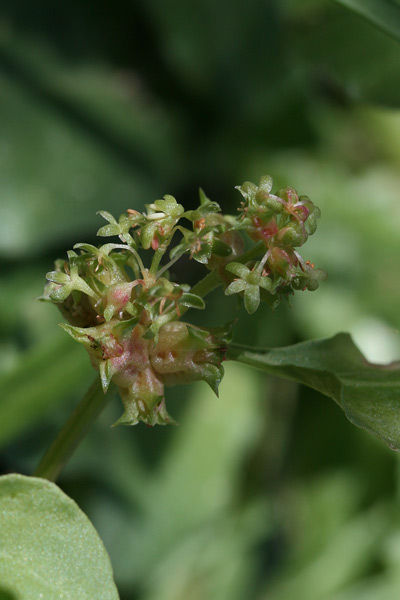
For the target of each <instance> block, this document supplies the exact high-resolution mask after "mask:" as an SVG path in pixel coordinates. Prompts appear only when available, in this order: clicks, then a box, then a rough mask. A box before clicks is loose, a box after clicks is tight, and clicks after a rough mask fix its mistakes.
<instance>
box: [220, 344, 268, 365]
mask: <svg viewBox="0 0 400 600" xmlns="http://www.w3.org/2000/svg"><path fill="white" fill-rule="evenodd" d="M267 352H268V349H266V348H252V347H250V346H245V345H243V346H242V345H241V344H230V345H229V348H228V350H227V353H226V360H235V361H236V362H240V363H242V364H244V365H249V366H250V367H254V368H255V369H261V370H264V371H267V372H268V368H266V365H265V360H264V361H263V360H262V355H263V354H264V355H265V354H266V353H267ZM259 355H261V357H260V356H259Z"/></svg>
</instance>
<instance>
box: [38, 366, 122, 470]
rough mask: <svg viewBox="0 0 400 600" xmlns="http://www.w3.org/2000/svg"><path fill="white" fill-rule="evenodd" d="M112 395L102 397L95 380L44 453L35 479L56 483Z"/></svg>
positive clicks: (100, 388)
mask: <svg viewBox="0 0 400 600" xmlns="http://www.w3.org/2000/svg"><path fill="white" fill-rule="evenodd" d="M112 395H113V394H112V392H111V393H110V392H108V393H107V394H106V395H104V393H103V390H102V387H101V382H100V379H99V378H96V380H95V381H94V382H93V383H92V385H91V386H90V388H89V389H88V391H87V392H86V394H85V395H84V397H83V398H82V400H81V401H80V403H79V404H78V406H77V407H76V409H75V410H74V412H73V413H72V414H71V416H70V417H69V419H68V420H67V421H66V423H65V424H64V425H63V427H62V429H61V431H60V433H59V434H58V436H57V437H56V439H55V440H54V442H53V443H52V444H51V446H50V447H49V448H48V450H47V451H46V453H45V455H44V456H43V458H42V460H41V461H40V463H39V466H38V467H37V469H36V470H35V472H34V474H33V475H34V476H35V477H42V478H43V479H48V480H49V481H56V479H57V478H58V476H59V474H60V473H61V471H62V469H63V468H64V466H65V465H66V463H67V462H68V460H69V458H70V457H71V456H72V454H73V452H74V451H75V449H76V448H77V446H78V445H79V443H80V442H81V440H82V439H83V438H84V436H85V435H86V433H87V431H88V430H89V428H90V426H91V425H92V424H93V423H94V421H95V420H96V418H97V417H98V415H99V414H100V413H101V411H102V410H103V409H104V408H105V406H106V405H107V404H108V402H109V400H110V398H111V397H112Z"/></svg>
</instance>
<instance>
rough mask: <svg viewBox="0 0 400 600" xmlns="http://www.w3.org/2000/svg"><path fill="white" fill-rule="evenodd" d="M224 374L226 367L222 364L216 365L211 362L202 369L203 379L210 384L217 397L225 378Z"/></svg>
mask: <svg viewBox="0 0 400 600" xmlns="http://www.w3.org/2000/svg"><path fill="white" fill-rule="evenodd" d="M223 376H224V368H223V367H222V366H221V365H220V366H219V367H217V366H216V365H211V364H209V365H206V366H205V368H204V369H203V370H202V374H201V378H202V380H203V381H205V382H206V383H207V384H208V385H209V386H210V388H211V389H212V391H213V392H214V394H215V395H216V396H217V398H218V396H219V385H220V383H221V381H222V379H223Z"/></svg>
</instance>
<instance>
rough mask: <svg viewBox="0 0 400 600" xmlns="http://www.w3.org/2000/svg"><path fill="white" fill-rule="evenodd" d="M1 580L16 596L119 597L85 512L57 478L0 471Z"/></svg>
mask: <svg viewBox="0 0 400 600" xmlns="http://www.w3.org/2000/svg"><path fill="white" fill-rule="evenodd" d="M0 582H1V586H2V588H1V589H2V591H3V588H4V592H3V593H4V594H5V593H6V592H7V594H9V595H10V597H11V598H16V599H18V600H36V599H37V598H46V600H56V599H57V600H58V599H59V598H65V600H77V599H79V600H93V599H94V598H96V600H118V593H117V590H116V587H115V584H114V581H113V575H112V570H111V565H110V561H109V558H108V555H107V553H106V550H105V548H104V546H103V543H102V542H101V540H100V538H99V536H98V535H97V533H96V531H95V529H94V527H93V525H92V524H91V523H90V521H89V519H88V518H87V517H86V515H84V513H83V512H82V511H81V510H80V508H79V507H78V506H77V505H76V504H75V502H74V501H73V500H71V499H70V498H69V497H68V496H66V495H65V494H64V493H63V492H62V491H61V490H60V489H59V488H58V487H57V486H56V485H55V484H53V483H50V482H49V481H45V480H44V479H38V478H34V477H25V476H23V475H4V476H3V477H0ZM6 597H7V595H6Z"/></svg>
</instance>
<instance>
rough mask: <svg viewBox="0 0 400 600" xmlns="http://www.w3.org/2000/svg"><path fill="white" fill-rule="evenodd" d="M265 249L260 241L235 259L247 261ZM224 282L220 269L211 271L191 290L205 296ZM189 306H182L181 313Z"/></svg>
mask: <svg viewBox="0 0 400 600" xmlns="http://www.w3.org/2000/svg"><path fill="white" fill-rule="evenodd" d="M264 250H265V245H264V243H263V242H258V244H256V245H255V246H254V247H253V248H250V250H248V251H247V252H245V253H244V254H242V255H241V256H239V257H238V258H236V259H235V262H239V263H245V262H247V261H248V260H251V259H253V258H256V257H257V256H258V255H259V254H260V252H263V251H264ZM223 283H224V282H223V280H222V279H221V277H220V275H219V273H218V270H217V269H215V270H214V271H210V273H208V274H207V275H206V276H205V277H203V279H200V281H198V282H197V283H196V284H195V285H194V286H193V287H192V289H191V290H190V293H191V294H196V296H200V297H201V298H204V296H206V295H207V294H209V293H210V292H212V291H213V290H215V288H217V287H218V286H220V285H222V284H223ZM188 310H189V308H188V307H187V306H182V307H181V308H180V312H181V315H183V314H184V313H185V312H186V311H188Z"/></svg>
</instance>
